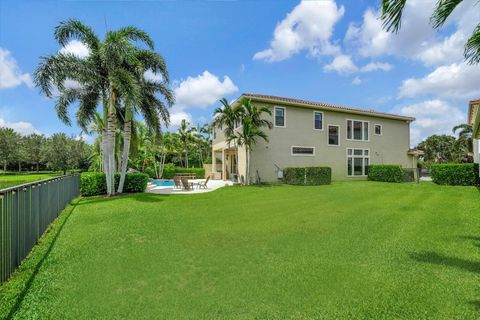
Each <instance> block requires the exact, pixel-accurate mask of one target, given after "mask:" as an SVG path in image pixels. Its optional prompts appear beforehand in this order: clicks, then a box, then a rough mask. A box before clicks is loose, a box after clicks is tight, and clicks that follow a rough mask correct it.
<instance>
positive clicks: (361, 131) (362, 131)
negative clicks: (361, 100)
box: [347, 120, 369, 141]
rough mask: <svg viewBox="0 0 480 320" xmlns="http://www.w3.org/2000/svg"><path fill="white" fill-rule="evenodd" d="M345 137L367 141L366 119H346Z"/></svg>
mask: <svg viewBox="0 0 480 320" xmlns="http://www.w3.org/2000/svg"><path fill="white" fill-rule="evenodd" d="M347 139H348V140H360V141H368V140H369V137H368V121H360V120H347Z"/></svg>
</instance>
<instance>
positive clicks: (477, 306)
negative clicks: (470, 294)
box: [468, 300, 480, 311]
mask: <svg viewBox="0 0 480 320" xmlns="http://www.w3.org/2000/svg"><path fill="white" fill-rule="evenodd" d="M468 303H469V304H470V305H471V306H473V307H474V308H475V309H476V310H477V311H480V300H473V301H468Z"/></svg>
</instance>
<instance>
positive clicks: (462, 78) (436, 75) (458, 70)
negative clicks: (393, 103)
mask: <svg viewBox="0 0 480 320" xmlns="http://www.w3.org/2000/svg"><path fill="white" fill-rule="evenodd" d="M479 84H480V65H467V64H466V63H464V62H462V63H453V64H451V65H447V66H441V67H438V68H437V69H435V70H434V71H433V72H431V73H430V74H428V75H426V76H425V77H423V78H410V79H407V80H405V81H403V83H402V86H401V88H400V94H399V96H400V97H417V96H421V95H429V94H430V95H436V96H440V97H444V98H467V99H468V98H472V97H476V96H479V95H480V85H479Z"/></svg>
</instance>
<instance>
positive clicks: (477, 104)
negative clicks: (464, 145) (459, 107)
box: [468, 99, 480, 163]
mask: <svg viewBox="0 0 480 320" xmlns="http://www.w3.org/2000/svg"><path fill="white" fill-rule="evenodd" d="M468 124H469V125H471V126H472V129H473V136H472V138H473V161H474V162H476V163H480V99H476V100H472V101H470V103H469V104H468Z"/></svg>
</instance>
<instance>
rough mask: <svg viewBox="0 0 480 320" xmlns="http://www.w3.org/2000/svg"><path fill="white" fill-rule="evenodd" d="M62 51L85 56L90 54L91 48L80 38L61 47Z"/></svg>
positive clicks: (81, 56) (80, 56)
mask: <svg viewBox="0 0 480 320" xmlns="http://www.w3.org/2000/svg"><path fill="white" fill-rule="evenodd" d="M60 53H71V54H74V55H76V56H77V57H79V58H85V57H86V56H88V55H89V54H90V49H88V47H87V46H86V45H84V44H83V43H82V42H80V41H78V40H72V41H70V42H69V43H67V44H66V45H65V46H64V47H63V48H61V49H60Z"/></svg>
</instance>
